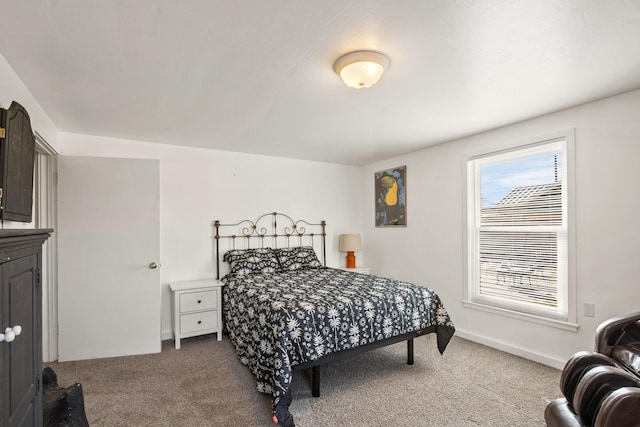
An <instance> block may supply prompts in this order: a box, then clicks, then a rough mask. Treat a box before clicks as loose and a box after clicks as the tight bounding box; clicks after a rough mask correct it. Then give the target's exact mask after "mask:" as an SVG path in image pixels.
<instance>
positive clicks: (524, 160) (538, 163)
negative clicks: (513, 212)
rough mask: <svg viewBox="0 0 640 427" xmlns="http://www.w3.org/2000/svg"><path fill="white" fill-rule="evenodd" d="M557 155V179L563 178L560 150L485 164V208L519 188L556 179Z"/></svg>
mask: <svg viewBox="0 0 640 427" xmlns="http://www.w3.org/2000/svg"><path fill="white" fill-rule="evenodd" d="M555 155H557V156H558V180H561V179H562V153H561V152H560V151H556V152H551V153H543V154H536V155H533V156H526V157H520V158H517V159H510V160H505V161H501V162H494V163H489V164H486V165H482V166H481V167H480V176H481V181H480V186H481V187H480V188H481V190H480V191H481V194H482V207H487V206H492V205H494V204H496V203H498V202H499V201H500V200H502V198H503V197H504V196H506V195H507V194H509V192H510V191H511V190H513V189H514V188H516V187H521V186H525V185H539V184H549V183H552V182H554V181H555V174H554V156H555Z"/></svg>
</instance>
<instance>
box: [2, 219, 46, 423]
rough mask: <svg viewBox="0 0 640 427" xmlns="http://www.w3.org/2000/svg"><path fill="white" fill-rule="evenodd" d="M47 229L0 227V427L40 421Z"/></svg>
mask: <svg viewBox="0 0 640 427" xmlns="http://www.w3.org/2000/svg"><path fill="white" fill-rule="evenodd" d="M51 231H52V230H49V229H47V230H37V229H15V230H0V320H1V323H0V328H1V330H0V333H3V334H4V333H5V332H6V328H11V329H12V330H15V328H16V326H19V327H20V329H21V332H20V334H19V335H16V336H15V337H13V336H11V337H9V336H8V335H7V337H6V338H4V339H3V340H2V342H0V426H3V427H4V426H6V427H18V426H19V427H27V426H29V427H31V426H41V425H42V378H41V371H42V286H41V278H40V269H41V265H42V244H43V243H44V242H45V241H46V240H47V238H48V237H49V235H50V233H51Z"/></svg>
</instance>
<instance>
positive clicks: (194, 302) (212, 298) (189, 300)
mask: <svg viewBox="0 0 640 427" xmlns="http://www.w3.org/2000/svg"><path fill="white" fill-rule="evenodd" d="M212 308H218V298H217V292H216V291H214V290H212V291H199V292H189V293H184V294H182V295H180V313H186V312H189V311H198V310H211V309H212Z"/></svg>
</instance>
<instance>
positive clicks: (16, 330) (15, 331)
mask: <svg viewBox="0 0 640 427" xmlns="http://www.w3.org/2000/svg"><path fill="white" fill-rule="evenodd" d="M21 333H22V326H20V325H16V326H14V327H13V328H11V327H9V328H7V329H5V330H4V334H0V342H2V341H6V342H12V341H13V340H15V339H16V337H17V336H18V335H20V334H21Z"/></svg>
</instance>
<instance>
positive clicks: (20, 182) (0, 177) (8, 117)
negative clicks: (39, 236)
mask: <svg viewBox="0 0 640 427" xmlns="http://www.w3.org/2000/svg"><path fill="white" fill-rule="evenodd" d="M2 113H3V114H2V120H1V121H2V124H1V127H3V128H4V129H5V138H4V139H1V140H0V141H1V143H0V165H1V170H2V173H0V188H2V189H3V191H2V196H1V199H0V203H1V204H2V210H1V211H0V216H2V219H5V220H9V221H21V222H31V212H32V209H31V207H32V204H33V170H34V160H35V157H34V156H35V143H36V140H35V137H34V136H33V130H32V129H31V122H30V120H29V114H28V113H27V110H25V109H24V108H23V107H22V106H21V105H20V104H18V103H17V102H15V101H14V102H12V103H11V106H10V107H9V109H8V110H6V111H2Z"/></svg>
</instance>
